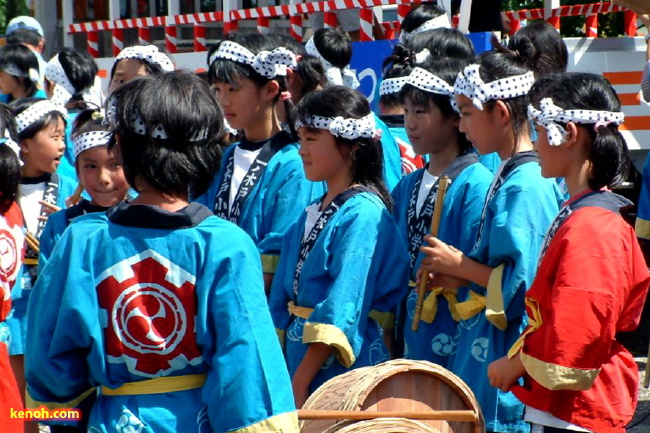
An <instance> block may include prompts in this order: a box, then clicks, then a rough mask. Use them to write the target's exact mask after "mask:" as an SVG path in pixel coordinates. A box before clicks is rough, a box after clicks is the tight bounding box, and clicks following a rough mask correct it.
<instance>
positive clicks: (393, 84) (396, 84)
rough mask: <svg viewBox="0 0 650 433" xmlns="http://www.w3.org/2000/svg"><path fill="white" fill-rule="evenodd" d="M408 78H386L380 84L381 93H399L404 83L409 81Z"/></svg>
mask: <svg viewBox="0 0 650 433" xmlns="http://www.w3.org/2000/svg"><path fill="white" fill-rule="evenodd" d="M407 80H408V77H396V78H386V79H385V80H382V82H381V84H380V85H379V94H380V95H381V96H384V95H394V94H395V93H399V92H400V91H401V90H402V87H404V84H406V83H407Z"/></svg>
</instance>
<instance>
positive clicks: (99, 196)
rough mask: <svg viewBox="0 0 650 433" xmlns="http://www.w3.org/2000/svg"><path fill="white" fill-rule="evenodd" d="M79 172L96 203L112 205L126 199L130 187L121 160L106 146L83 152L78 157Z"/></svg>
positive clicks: (106, 205) (82, 181)
mask: <svg viewBox="0 0 650 433" xmlns="http://www.w3.org/2000/svg"><path fill="white" fill-rule="evenodd" d="M77 173H78V175H79V182H81V185H82V186H83V187H84V189H85V190H86V191H87V192H88V194H90V197H91V199H92V200H91V203H92V204H94V205H98V206H103V207H111V206H113V205H115V204H117V203H119V202H120V201H121V200H123V199H124V196H125V195H126V191H127V190H128V188H129V184H128V183H127V182H126V178H125V177H124V171H123V170H122V164H121V162H120V161H119V160H118V158H117V157H116V156H115V155H114V154H113V153H109V151H108V148H107V147H106V146H98V147H93V148H90V149H88V150H86V151H84V152H81V153H80V154H79V156H78V157H77Z"/></svg>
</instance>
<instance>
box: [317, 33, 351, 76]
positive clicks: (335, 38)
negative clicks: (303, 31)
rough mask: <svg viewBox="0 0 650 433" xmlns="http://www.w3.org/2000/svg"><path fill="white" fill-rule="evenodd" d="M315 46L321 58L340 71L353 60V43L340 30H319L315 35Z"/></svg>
mask: <svg viewBox="0 0 650 433" xmlns="http://www.w3.org/2000/svg"><path fill="white" fill-rule="evenodd" d="M314 45H315V46H316V49H317V50H318V52H319V53H320V55H321V56H323V58H324V59H325V60H327V61H328V62H330V63H331V64H332V66H335V67H337V68H339V69H343V68H345V67H346V66H348V65H349V64H350V61H351V60H352V41H351V40H350V38H349V37H348V36H347V35H346V34H345V33H343V32H342V31H340V30H338V29H319V30H316V33H314Z"/></svg>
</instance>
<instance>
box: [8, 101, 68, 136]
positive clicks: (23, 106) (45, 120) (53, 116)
mask: <svg viewBox="0 0 650 433" xmlns="http://www.w3.org/2000/svg"><path fill="white" fill-rule="evenodd" d="M39 101H45V99H44V98H24V99H19V100H18V101H14V102H12V103H11V104H9V108H11V112H12V113H13V115H14V117H16V116H18V115H19V114H20V113H22V112H23V111H25V110H27V109H28V108H29V107H31V106H32V105H34V104H36V103H37V102H39ZM59 119H61V120H63V128H64V129H65V126H66V124H67V121H66V119H65V118H64V117H63V114H61V113H59V112H58V111H50V112H49V113H47V114H46V115H45V116H43V117H41V118H40V119H38V120H37V121H36V122H34V123H32V124H31V125H29V126H28V127H27V128H25V129H24V130H23V131H22V132H19V133H18V140H19V141H20V140H26V139H28V138H34V137H35V136H36V134H38V132H39V131H41V130H43V129H45V128H48V127H51V126H54V127H56V125H57V123H58V120H59Z"/></svg>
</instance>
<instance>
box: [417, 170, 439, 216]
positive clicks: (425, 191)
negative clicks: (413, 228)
mask: <svg viewBox="0 0 650 433" xmlns="http://www.w3.org/2000/svg"><path fill="white" fill-rule="evenodd" d="M437 180H438V177H437V176H434V175H432V174H431V173H429V172H428V171H427V170H424V175H423V176H422V181H421V182H420V191H418V201H417V202H416V204H415V213H416V214H417V215H420V212H421V211H422V206H423V205H424V200H426V198H427V196H428V195H429V192H430V191H431V188H433V185H434V184H435V183H436V181H437Z"/></svg>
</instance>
